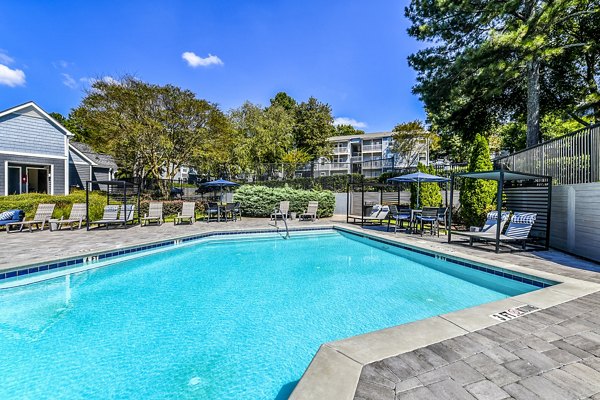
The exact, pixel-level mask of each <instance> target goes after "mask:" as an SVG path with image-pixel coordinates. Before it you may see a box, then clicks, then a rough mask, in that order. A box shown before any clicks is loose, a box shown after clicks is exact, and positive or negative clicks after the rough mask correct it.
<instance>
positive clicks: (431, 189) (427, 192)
mask: <svg viewBox="0 0 600 400" xmlns="http://www.w3.org/2000/svg"><path fill="white" fill-rule="evenodd" d="M417 170H418V171H421V172H424V173H426V174H430V175H435V168H433V165H430V166H429V167H427V166H425V165H423V164H421V163H419V165H417ZM417 185H418V184H417V183H411V184H410V206H411V207H412V208H415V207H416V206H417ZM441 205H442V192H441V191H440V185H439V184H438V183H435V182H421V184H420V187H419V207H439V206H441Z"/></svg>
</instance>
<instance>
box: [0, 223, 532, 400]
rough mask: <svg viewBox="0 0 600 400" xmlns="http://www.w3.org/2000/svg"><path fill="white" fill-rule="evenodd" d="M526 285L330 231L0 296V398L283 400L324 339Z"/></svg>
mask: <svg viewBox="0 0 600 400" xmlns="http://www.w3.org/2000/svg"><path fill="white" fill-rule="evenodd" d="M535 289H537V287H534V286H531V285H527V284H524V283H521V282H517V281H514V280H509V279H505V278H500V277H497V276H494V275H491V274H488V273H484V272H481V271H477V270H472V269H468V268H465V267H461V266H458V265H455V264H449V263H447V262H444V261H441V260H436V259H434V258H431V257H426V256H423V255H420V254H417V253H413V252H409V251H407V250H401V249H397V248H394V247H390V246H389V245H386V244H383V243H379V242H375V241H371V240H367V239H364V238H359V237H357V236H353V235H349V234H342V233H336V232H333V231H332V232H326V233H320V234H307V235H303V234H299V233H295V234H292V237H291V239H289V240H283V239H282V238H281V237H279V236H268V237H264V236H263V237H260V238H259V237H252V238H250V237H248V238H245V239H241V238H236V237H235V236H233V237H227V238H226V239H223V240H205V241H203V242H201V243H197V244H193V245H190V246H182V247H176V248H173V249H169V250H162V251H159V252H155V253H154V254H149V255H145V256H139V257H136V258H133V259H130V260H127V261H120V262H117V263H113V264H111V265H107V266H104V267H102V268H97V269H91V270H88V271H85V272H79V273H74V274H70V275H66V276H62V277H58V278H53V279H49V280H46V281H42V282H38V283H34V284H30V285H26V286H21V287H16V288H10V289H3V290H0V358H1V362H0V377H1V379H2V384H0V398H1V399H21V398H29V399H40V398H60V399H81V398H85V399H107V398H119V399H273V398H280V399H283V398H287V396H288V395H289V393H290V392H291V390H292V389H293V387H294V384H295V382H296V381H297V380H298V379H299V378H300V377H301V375H302V373H303V371H304V370H305V369H306V367H307V366H308V364H309V363H310V361H311V359H312V357H313V356H314V354H315V353H316V351H317V350H318V348H319V345H320V344H322V343H323V342H328V341H332V340H336V339H341V338H345V337H348V336H353V335H358V334H361V333H366V332H369V331H373V330H377V329H382V328H386V327H390V326H394V325H398V324H402V323H406V322H410V321H415V320H418V319H423V318H427V317H431V316H435V315H439V314H443V313H447V312H450V311H454V310H459V309H463V308H466V307H471V306H474V305H478V304H482V303H486V302H491V301H495V300H499V299H503V298H506V297H509V296H513V295H517V294H521V293H525V292H528V291H532V290H535Z"/></svg>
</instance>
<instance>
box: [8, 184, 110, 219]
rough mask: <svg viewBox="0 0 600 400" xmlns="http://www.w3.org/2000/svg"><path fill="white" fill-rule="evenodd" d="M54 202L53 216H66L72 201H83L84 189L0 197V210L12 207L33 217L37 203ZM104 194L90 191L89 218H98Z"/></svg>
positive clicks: (100, 215)
mask: <svg viewBox="0 0 600 400" xmlns="http://www.w3.org/2000/svg"><path fill="white" fill-rule="evenodd" d="M41 203H50V204H55V207H54V213H53V214H52V217H53V218H61V217H64V218H68V217H69V214H70V213H71V207H72V206H73V204H74V203H85V191H83V190H76V191H74V192H73V193H71V194H70V195H68V196H52V195H49V194H42V193H25V194H16V195H10V196H3V197H0V212H3V211H6V210H12V209H18V210H23V211H25V217H26V218H33V216H34V215H35V211H36V210H37V207H38V204H41ZM105 205H106V196H105V195H104V194H102V193H100V192H90V206H89V213H90V219H100V217H102V212H103V210H104V206H105Z"/></svg>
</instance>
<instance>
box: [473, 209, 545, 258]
mask: <svg viewBox="0 0 600 400" xmlns="http://www.w3.org/2000/svg"><path fill="white" fill-rule="evenodd" d="M536 219H537V214H536V213H527V212H515V213H514V214H513V216H512V218H511V220H510V223H509V224H508V227H507V228H506V232H505V233H504V234H501V235H500V241H501V242H503V243H519V244H521V247H522V248H523V249H525V247H526V246H527V242H529V241H531V240H532V239H531V238H529V233H530V232H531V228H532V227H533V225H534V224H535V220H536ZM474 239H479V240H483V241H488V242H489V241H495V240H496V232H495V231H494V232H490V231H488V232H484V233H481V234H480V235H476V234H475V235H471V236H469V244H470V245H473V240H474Z"/></svg>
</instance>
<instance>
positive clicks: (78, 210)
mask: <svg viewBox="0 0 600 400" xmlns="http://www.w3.org/2000/svg"><path fill="white" fill-rule="evenodd" d="M85 215H86V209H85V203H75V204H73V207H71V214H69V218H67V219H62V218H61V219H59V220H58V221H56V229H57V230H60V229H61V228H62V227H63V225H69V227H70V228H71V230H73V226H74V225H75V224H77V225H78V226H77V229H81V224H82V223H83V220H84V219H85Z"/></svg>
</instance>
